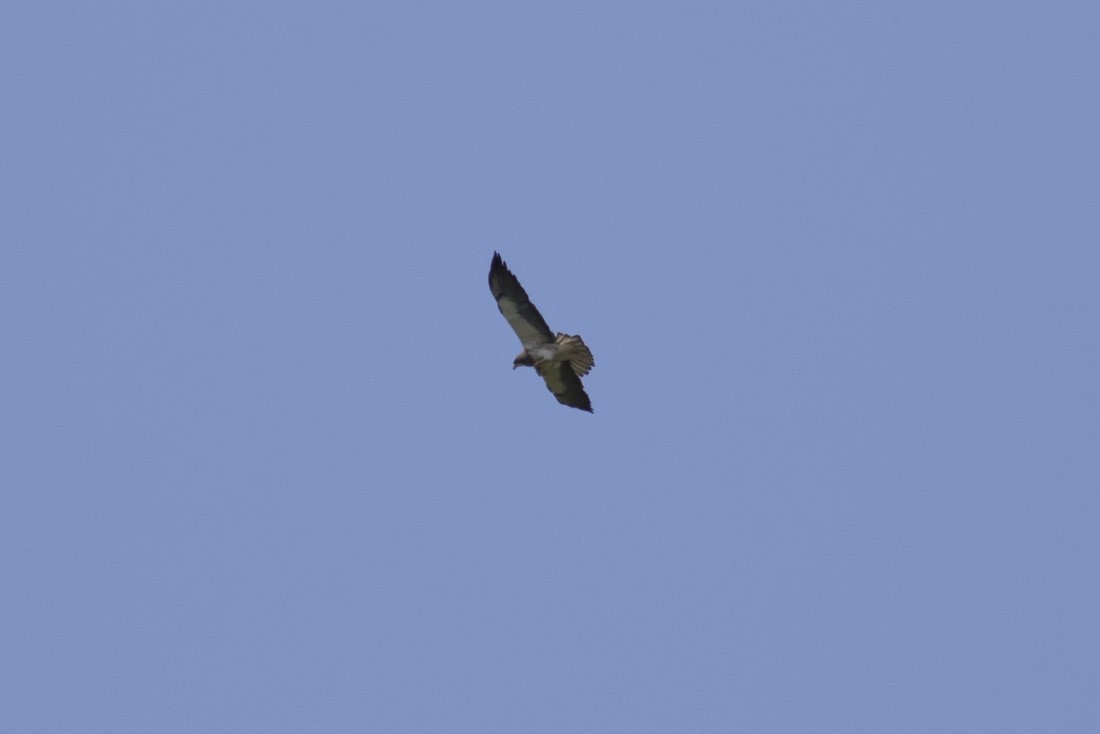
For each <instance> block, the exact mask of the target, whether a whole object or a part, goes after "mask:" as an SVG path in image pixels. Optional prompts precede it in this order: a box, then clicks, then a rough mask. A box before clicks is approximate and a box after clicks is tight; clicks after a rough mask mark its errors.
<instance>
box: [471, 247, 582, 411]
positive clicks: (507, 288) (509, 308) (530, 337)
mask: <svg viewBox="0 0 1100 734" xmlns="http://www.w3.org/2000/svg"><path fill="white" fill-rule="evenodd" d="M489 290H490V291H492V293H493V298H495V299H497V308H499V309H500V313H501V315H503V316H504V318H505V320H507V321H508V325H509V326H511V327H512V331H514V332H516V336H518V337H519V341H520V343H521V344H522V345H523V348H524V349H530V348H531V347H534V346H538V345H539V344H547V343H550V342H553V341H554V332H552V331H550V327H549V326H547V325H546V321H544V320H543V318H542V314H540V313H539V310H538V309H537V308H535V306H534V304H532V303H531V301H530V300H528V298H527V291H525V290H523V286H522V285H520V284H519V280H517V279H516V276H514V275H512V271H511V270H509V269H508V266H507V265H505V264H504V260H502V259H501V258H500V253H499V252H494V253H493V263H492V265H490V266H489ZM574 377H576V375H574ZM581 392H582V393H583V392H584V391H583V390H582V391H581ZM559 399H560V398H559Z"/></svg>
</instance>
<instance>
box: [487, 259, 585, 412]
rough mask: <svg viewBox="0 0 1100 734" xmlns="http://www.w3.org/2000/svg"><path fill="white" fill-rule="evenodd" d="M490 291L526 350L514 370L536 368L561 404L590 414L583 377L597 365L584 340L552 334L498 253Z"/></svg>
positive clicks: (493, 265) (490, 272)
mask: <svg viewBox="0 0 1100 734" xmlns="http://www.w3.org/2000/svg"><path fill="white" fill-rule="evenodd" d="M489 290H490V291H492V293H493V298H495V299H496V301H497V308H499V309H500V313H501V315H502V316H504V318H505V320H506V321H507V322H508V325H509V326H511V327H512V331H514V332H516V336H518V337H519V341H520V344H522V345H523V351H522V352H520V353H519V355H518V356H516V358H515V359H514V360H512V369H515V368H516V367H519V366H521V365H522V366H525V367H534V368H535V371H536V372H538V373H539V375H541V376H542V379H543V380H545V381H546V387H547V389H548V390H550V392H552V393H554V397H555V398H557V399H558V402H559V403H561V404H562V405H568V406H569V407H570V408H578V409H580V410H586V411H588V412H589V413H591V412H592V401H591V400H589V399H588V394H587V393H585V391H584V385H582V384H581V377H583V376H585V375H587V374H588V373H589V372H590V371H591V370H592V368H593V367H595V366H596V360H595V359H593V358H592V352H590V351H588V347H587V346H585V343H584V340H583V339H581V338H580V337H579V336H570V335H569V334H562V333H557V334H555V333H554V332H552V331H550V327H549V326H547V325H546V321H544V320H543V318H542V314H540V313H539V312H538V309H537V308H535V306H534V304H533V303H531V301H530V300H528V298H527V291H525V290H523V286H522V285H520V284H519V280H517V279H516V276H514V275H512V271H511V270H509V269H508V266H507V265H505V264H504V260H502V259H501V257H500V253H499V252H494V253H493V262H492V264H491V265H490V266H489Z"/></svg>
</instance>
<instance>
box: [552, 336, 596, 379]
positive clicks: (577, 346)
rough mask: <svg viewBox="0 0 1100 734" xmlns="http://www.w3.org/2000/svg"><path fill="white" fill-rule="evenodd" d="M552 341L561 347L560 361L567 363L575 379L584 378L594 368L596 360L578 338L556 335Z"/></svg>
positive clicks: (582, 340)
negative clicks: (566, 361)
mask: <svg viewBox="0 0 1100 734" xmlns="http://www.w3.org/2000/svg"><path fill="white" fill-rule="evenodd" d="M554 341H556V342H557V344H558V346H559V347H561V359H562V360H568V361H569V363H570V364H571V365H572V366H573V372H575V373H576V374H577V377H584V376H585V375H587V374H588V373H589V372H591V371H592V368H593V367H595V366H596V358H595V357H593V356H592V352H591V351H590V350H589V349H588V345H587V344H585V343H584V339H581V338H580V337H579V336H570V335H569V334H558V335H557V337H555V339H554Z"/></svg>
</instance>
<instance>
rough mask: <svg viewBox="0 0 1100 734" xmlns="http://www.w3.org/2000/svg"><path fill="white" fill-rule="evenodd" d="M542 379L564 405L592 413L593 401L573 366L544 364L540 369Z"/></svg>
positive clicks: (560, 363) (557, 363)
mask: <svg viewBox="0 0 1100 734" xmlns="http://www.w3.org/2000/svg"><path fill="white" fill-rule="evenodd" d="M538 371H539V373H540V374H541V375H542V379H544V380H546V387H547V389H549V390H550V392H552V393H554V397H555V398H557V399H558V402H559V403H561V404H562V405H568V406H569V407H570V408H579V409H581V410H587V411H588V412H589V413H591V412H592V401H591V400H589V399H588V393H586V392H585V391H584V385H583V384H581V378H579V377H577V373H575V372H574V371H573V366H572V365H571V364H569V363H568V362H556V363H550V362H543V363H541V364H540V365H539V367H538Z"/></svg>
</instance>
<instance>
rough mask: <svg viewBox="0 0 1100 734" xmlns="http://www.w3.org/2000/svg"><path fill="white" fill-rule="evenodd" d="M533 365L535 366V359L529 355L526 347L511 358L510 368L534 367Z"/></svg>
mask: <svg viewBox="0 0 1100 734" xmlns="http://www.w3.org/2000/svg"><path fill="white" fill-rule="evenodd" d="M534 366H535V360H534V358H532V357H531V355H530V354H528V353H527V350H526V349H525V350H523V351H522V352H520V353H519V354H518V355H516V358H515V359H513V360H512V369H515V368H516V367H534Z"/></svg>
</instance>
